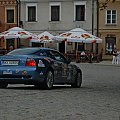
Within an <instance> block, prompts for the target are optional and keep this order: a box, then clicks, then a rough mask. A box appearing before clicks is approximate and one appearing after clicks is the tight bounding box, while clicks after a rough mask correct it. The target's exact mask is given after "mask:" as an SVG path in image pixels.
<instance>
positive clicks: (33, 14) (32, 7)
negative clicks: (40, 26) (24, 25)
mask: <svg viewBox="0 0 120 120" xmlns="http://www.w3.org/2000/svg"><path fill="white" fill-rule="evenodd" d="M26 21H28V22H36V21H37V4H34V3H33V4H32V3H28V4H27V5H26Z"/></svg>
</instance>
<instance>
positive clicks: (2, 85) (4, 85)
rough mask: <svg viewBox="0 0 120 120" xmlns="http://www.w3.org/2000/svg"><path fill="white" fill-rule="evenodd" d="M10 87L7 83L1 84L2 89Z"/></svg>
mask: <svg viewBox="0 0 120 120" xmlns="http://www.w3.org/2000/svg"><path fill="white" fill-rule="evenodd" d="M7 86H8V84H7V83H0V88H6V87H7Z"/></svg>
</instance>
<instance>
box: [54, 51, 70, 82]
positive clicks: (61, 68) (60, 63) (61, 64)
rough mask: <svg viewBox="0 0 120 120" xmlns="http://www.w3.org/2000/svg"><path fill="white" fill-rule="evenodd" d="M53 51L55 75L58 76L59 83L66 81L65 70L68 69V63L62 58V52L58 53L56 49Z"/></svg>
mask: <svg viewBox="0 0 120 120" xmlns="http://www.w3.org/2000/svg"><path fill="white" fill-rule="evenodd" d="M53 53H54V57H55V63H56V65H57V67H58V69H57V71H56V72H57V76H59V77H58V78H57V80H58V82H59V83H65V82H66V81H67V74H68V73H67V70H68V64H67V61H66V59H65V58H64V56H63V55H62V54H60V53H59V52H57V51H53Z"/></svg>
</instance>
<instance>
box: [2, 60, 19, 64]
mask: <svg viewBox="0 0 120 120" xmlns="http://www.w3.org/2000/svg"><path fill="white" fill-rule="evenodd" d="M18 63H19V61H2V65H18Z"/></svg>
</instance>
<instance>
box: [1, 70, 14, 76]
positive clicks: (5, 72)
mask: <svg viewBox="0 0 120 120" xmlns="http://www.w3.org/2000/svg"><path fill="white" fill-rule="evenodd" d="M3 74H4V75H11V74H12V71H10V70H9V71H8V70H6V71H3Z"/></svg>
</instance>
